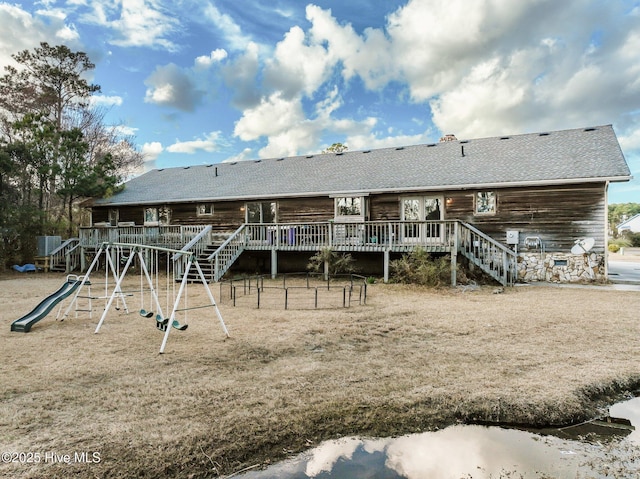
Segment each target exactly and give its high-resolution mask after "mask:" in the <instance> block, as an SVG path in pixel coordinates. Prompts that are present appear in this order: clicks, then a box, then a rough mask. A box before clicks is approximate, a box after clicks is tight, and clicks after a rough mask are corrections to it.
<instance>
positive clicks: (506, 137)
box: [500, 136, 511, 140]
mask: <svg viewBox="0 0 640 479" xmlns="http://www.w3.org/2000/svg"><path fill="white" fill-rule="evenodd" d="M500 139H501V140H510V139H511V137H510V136H501V137H500Z"/></svg>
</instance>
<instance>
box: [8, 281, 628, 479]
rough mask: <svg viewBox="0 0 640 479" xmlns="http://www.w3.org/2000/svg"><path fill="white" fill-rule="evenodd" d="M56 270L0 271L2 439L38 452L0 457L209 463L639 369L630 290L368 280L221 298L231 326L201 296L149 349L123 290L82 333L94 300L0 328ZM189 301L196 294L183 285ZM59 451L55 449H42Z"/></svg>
mask: <svg viewBox="0 0 640 479" xmlns="http://www.w3.org/2000/svg"><path fill="white" fill-rule="evenodd" d="M63 279H64V276H62V275H56V274H53V273H50V274H46V275H43V274H39V275H17V274H16V275H13V274H11V275H8V276H4V277H3V280H0V301H1V303H2V304H3V306H4V307H3V308H1V310H0V325H1V326H2V327H0V341H1V342H2V345H3V347H2V350H1V351H0V359H1V361H0V378H1V380H0V381H1V382H2V384H1V386H2V387H1V388H0V437H1V438H2V439H1V441H2V444H1V445H2V450H3V451H8V452H18V453H19V452H27V453H28V452H31V453H38V454H39V455H40V456H39V457H40V461H39V462H38V463H31V464H24V465H21V464H15V463H11V464H0V474H4V475H7V476H11V477H23V478H26V477H29V478H35V477H49V478H50V477H69V476H72V475H74V474H75V475H78V476H80V477H87V476H91V477H110V478H111V477H185V478H191V477H212V476H215V475H221V474H229V473H232V472H234V471H237V470H239V469H242V468H243V467H246V466H250V465H254V464H258V463H260V464H267V463H269V462H272V461H276V460H279V459H281V458H283V457H285V456H287V455H288V454H291V453H294V452H298V451H301V450H303V449H305V448H308V447H310V446H313V445H316V444H318V443H319V442H320V441H322V440H324V439H328V438H336V437H340V436H344V435H366V436H389V435H398V434H404V433H409V432H418V431H425V430H433V429H435V428H439V427H443V426H446V425H449V424H453V423H457V422H474V421H483V422H508V423H520V424H525V423H526V424H536V425H541V426H542V425H549V424H566V423H569V422H572V421H579V420H582V419H585V418H587V417H591V416H593V415H595V414H597V412H598V407H599V406H601V405H602V404H604V402H603V401H608V400H612V398H614V397H616V395H619V394H620V393H621V392H623V391H624V390H625V389H629V388H634V387H636V386H637V385H638V384H640V368H639V367H638V362H637V358H638V357H639V354H640V343H639V342H638V340H637V336H638V319H637V311H638V310H639V308H640V295H638V294H637V293H636V292H624V291H611V290H608V289H606V288H602V289H563V288H557V287H554V288H546V287H530V288H507V289H505V290H504V292H503V293H502V294H494V289H493V288H480V289H478V290H475V291H471V290H469V289H467V290H465V291H464V292H463V290H462V289H443V290H437V291H436V290H430V289H424V288H416V287H407V286H398V285H381V284H376V285H373V286H372V287H371V288H370V289H369V295H368V298H367V304H366V305H364V306H357V307H356V306H354V307H351V308H348V309H341V308H339V309H335V310H309V311H299V310H294V311H283V310H274V309H260V310H257V309H255V308H253V307H249V306H244V307H236V308H234V307H232V306H230V305H227V304H221V305H220V309H221V312H222V315H223V317H224V320H225V323H226V325H227V327H228V329H229V332H230V334H231V338H229V339H225V336H224V334H223V332H222V329H221V328H220V326H219V324H218V322H217V319H216V318H215V314H214V311H213V310H212V308H206V309H197V310H192V311H189V315H188V318H187V322H188V323H189V328H188V330H187V331H184V332H178V331H173V332H172V333H171V334H170V337H169V342H168V344H167V349H166V353H165V354H164V355H159V354H158V350H159V347H160V343H161V339H162V337H161V336H162V333H160V332H159V331H158V330H157V329H156V328H155V326H154V323H153V321H154V320H153V319H147V318H142V317H141V316H140V315H139V314H138V313H137V311H138V309H139V308H140V305H141V304H142V302H143V299H141V298H140V297H139V296H140V295H139V294H138V293H136V292H131V293H128V294H131V295H132V296H127V302H128V305H129V307H130V309H131V311H132V313H131V314H129V315H127V314H125V312H124V311H123V310H122V309H121V310H120V311H115V310H113V311H110V312H109V315H108V316H107V319H106V320H105V322H104V325H103V326H102V329H101V330H100V333H99V334H94V330H95V326H96V324H97V322H98V320H99V318H100V314H101V312H102V308H103V306H104V301H103V300H94V301H93V306H94V312H93V315H92V316H93V317H92V318H91V319H89V318H88V315H87V313H80V314H79V317H78V318H77V319H76V318H72V319H67V320H65V321H63V322H61V321H56V320H55V319H54V318H55V311H54V312H53V313H52V314H51V315H50V316H48V317H47V318H45V319H44V320H42V321H40V322H39V323H37V324H36V325H35V326H34V327H33V329H32V331H31V332H30V333H28V334H24V333H11V332H10V331H9V325H10V323H11V322H12V321H13V320H15V319H17V318H18V317H19V316H21V315H23V314H25V313H27V312H28V311H29V310H30V309H31V308H33V307H34V306H35V305H36V304H37V303H38V302H39V301H40V300H41V299H43V298H44V297H45V296H46V295H47V294H50V293H51V292H53V291H55V290H56V289H57V288H58V287H59V286H60V284H61V283H62V281H63ZM96 281H97V279H96ZM136 284H138V285H139V283H136V280H135V278H132V279H131V281H130V282H129V284H128V285H127V286H126V289H127V290H128V291H134V290H135V287H136ZM93 291H94V293H95V291H99V286H98V285H97V284H96V285H95V286H94V289H93ZM212 291H213V292H214V295H216V297H217V294H218V292H217V290H216V288H215V287H213V288H212ZM189 302H190V305H191V306H196V305H198V304H199V303H201V304H204V303H206V302H207V299H206V296H205V294H204V290H203V288H202V286H201V285H195V286H194V287H193V290H192V291H190V292H189ZM181 320H182V321H184V318H181ZM82 452H84V453H86V454H85V455H84V456H82V455H81V456H75V454H76V453H82ZM46 453H50V455H49V457H48V459H49V460H47V461H45V454H46ZM93 453H97V459H98V460H97V461H96V460H95V459H96V456H93V455H92V454H93ZM51 454H56V455H57V456H51ZM64 455H69V456H70V459H71V461H70V462H71V463H66V462H64V461H63V462H56V461H55V457H62V456H64ZM85 457H86V458H89V459H88V460H87V461H85V462H78V461H75V459H78V458H79V459H82V458H85Z"/></svg>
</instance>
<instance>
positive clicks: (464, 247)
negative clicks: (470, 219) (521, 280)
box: [458, 221, 518, 286]
mask: <svg viewBox="0 0 640 479" xmlns="http://www.w3.org/2000/svg"><path fill="white" fill-rule="evenodd" d="M458 252H459V253H460V254H461V255H462V256H464V257H465V258H467V260H469V262H470V263H471V264H473V265H475V266H477V267H478V268H480V269H481V270H482V271H483V272H484V273H486V274H487V275H489V276H491V277H492V278H493V279H495V280H496V281H497V282H499V283H500V284H501V285H502V286H513V284H514V283H515V282H516V280H517V279H518V258H517V255H516V253H515V251H513V250H511V249H509V248H507V247H506V246H505V245H503V244H502V243H500V242H499V241H496V240H495V239H493V238H492V237H490V236H488V235H486V234H485V233H483V232H482V231H480V230H479V229H477V228H475V227H473V226H471V225H470V224H468V223H465V222H463V221H460V228H459V230H458Z"/></svg>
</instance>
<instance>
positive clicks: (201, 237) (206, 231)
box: [172, 225, 213, 261]
mask: <svg viewBox="0 0 640 479" xmlns="http://www.w3.org/2000/svg"><path fill="white" fill-rule="evenodd" d="M212 229H213V226H211V225H207V226H205V227H204V229H203V230H202V231H200V233H198V234H197V235H196V236H194V237H193V239H192V240H191V241H189V242H188V243H187V244H186V245H184V246H183V247H182V248H180V251H185V252H186V251H191V249H192V248H193V247H194V246H195V245H196V244H198V243H200V242H201V241H202V240H205V241H206V243H208V242H209V240H210V234H209V233H210V232H211V230H212ZM205 236H206V238H205ZM205 246H206V245H205ZM181 256H182V253H174V255H173V257H172V259H173V261H175V260H177V259H178V258H180V257H181Z"/></svg>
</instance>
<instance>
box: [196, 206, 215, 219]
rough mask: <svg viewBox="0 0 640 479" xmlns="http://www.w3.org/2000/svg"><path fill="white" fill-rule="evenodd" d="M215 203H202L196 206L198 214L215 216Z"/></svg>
mask: <svg viewBox="0 0 640 479" xmlns="http://www.w3.org/2000/svg"><path fill="white" fill-rule="evenodd" d="M213 211H214V210H213V203H200V204H199V205H198V206H197V207H196V214H197V216H213Z"/></svg>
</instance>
